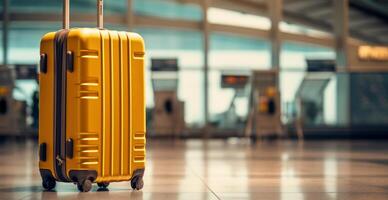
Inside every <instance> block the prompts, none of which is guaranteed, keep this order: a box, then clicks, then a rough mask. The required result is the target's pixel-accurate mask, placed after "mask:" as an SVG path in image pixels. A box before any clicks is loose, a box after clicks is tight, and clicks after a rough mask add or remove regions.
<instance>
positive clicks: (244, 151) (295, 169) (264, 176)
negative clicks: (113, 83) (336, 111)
mask: <svg viewBox="0 0 388 200" xmlns="http://www.w3.org/2000/svg"><path fill="white" fill-rule="evenodd" d="M36 152H37V147H36V142H35V141H22V142H20V141H19V142H17V143H16V142H3V143H2V144H1V146H0V177H1V181H0V199H65V200H67V199H88V200H89V199H169V200H170V199H172V200H173V199H268V200H271V199H281V200H284V199H290V200H307V199H314V200H320V199H345V200H359V199H374V200H383V199H384V200H387V199H388V142H385V143H384V142H381V141H380V142H377V141H369V142H365V141H364V142H363V141H356V142H346V141H339V142H333V141H327V142H318V141H315V142H307V141H306V142H304V143H303V144H300V143H299V144H298V143H296V142H292V141H283V142H274V143H261V144H258V145H256V146H251V145H249V144H248V143H246V142H245V141H241V140H228V141H224V140H215V141H208V142H203V141H201V140H189V141H175V142H173V141H157V140H149V143H148V155H147V156H148V163H147V170H146V175H145V187H144V189H143V190H142V191H132V190H130V189H129V188H130V187H129V184H128V183H127V182H124V183H114V184H111V186H110V187H109V190H110V191H105V192H97V191H96V190H97V188H96V186H94V189H93V191H92V192H89V193H78V192H77V190H76V187H75V186H74V185H73V184H63V183H60V184H58V185H57V188H56V191H55V192H44V191H42V188H41V186H40V184H41V180H40V176H39V174H38V169H37V153H36Z"/></svg>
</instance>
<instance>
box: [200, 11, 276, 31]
mask: <svg viewBox="0 0 388 200" xmlns="http://www.w3.org/2000/svg"><path fill="white" fill-rule="evenodd" d="M207 12H208V21H209V23H214V24H224V25H232V26H241V27H247V28H258V29H265V30H269V29H270V28H271V21H270V20H269V19H268V18H267V17H262V16H258V15H251V14H245V13H241V12H236V11H231V10H226V9H221V8H209V9H208V11H207Z"/></svg>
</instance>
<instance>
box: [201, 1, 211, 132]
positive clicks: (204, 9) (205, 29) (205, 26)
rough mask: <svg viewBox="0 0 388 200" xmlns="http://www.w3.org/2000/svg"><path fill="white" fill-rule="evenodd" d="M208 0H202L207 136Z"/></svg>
mask: <svg viewBox="0 0 388 200" xmlns="http://www.w3.org/2000/svg"><path fill="white" fill-rule="evenodd" d="M208 3H209V2H208V0H202V2H201V7H202V13H203V18H202V34H203V54H204V55H203V58H204V59H203V63H204V67H203V75H204V84H203V86H204V88H203V89H204V104H205V105H204V111H205V116H204V117H205V129H204V132H203V136H204V137H205V138H208V137H210V134H209V130H208V127H209V39H210V38H209V23H208V16H207V9H208V6H209V4H208Z"/></svg>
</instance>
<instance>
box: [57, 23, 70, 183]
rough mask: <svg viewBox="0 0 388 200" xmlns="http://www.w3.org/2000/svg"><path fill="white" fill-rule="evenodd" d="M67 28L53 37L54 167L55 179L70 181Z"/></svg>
mask: <svg viewBox="0 0 388 200" xmlns="http://www.w3.org/2000/svg"><path fill="white" fill-rule="evenodd" d="M68 33H69V30H61V31H58V32H57V33H56V35H55V39H54V65H55V70H54V80H55V81H54V85H55V88H54V102H55V103H54V137H53V138H54V160H55V162H54V169H55V173H56V176H57V179H58V180H60V181H63V182H68V181H71V180H70V178H69V177H68V176H67V175H66V160H65V158H66V146H65V142H66V83H67V80H66V71H67V70H66V64H67V59H66V52H67V36H68Z"/></svg>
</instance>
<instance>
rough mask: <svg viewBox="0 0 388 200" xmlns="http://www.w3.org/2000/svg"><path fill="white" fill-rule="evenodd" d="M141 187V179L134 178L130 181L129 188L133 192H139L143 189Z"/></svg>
mask: <svg viewBox="0 0 388 200" xmlns="http://www.w3.org/2000/svg"><path fill="white" fill-rule="evenodd" d="M143 185H144V181H143V177H139V176H135V177H133V179H132V180H131V187H132V189H134V190H141V189H142V188H143Z"/></svg>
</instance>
